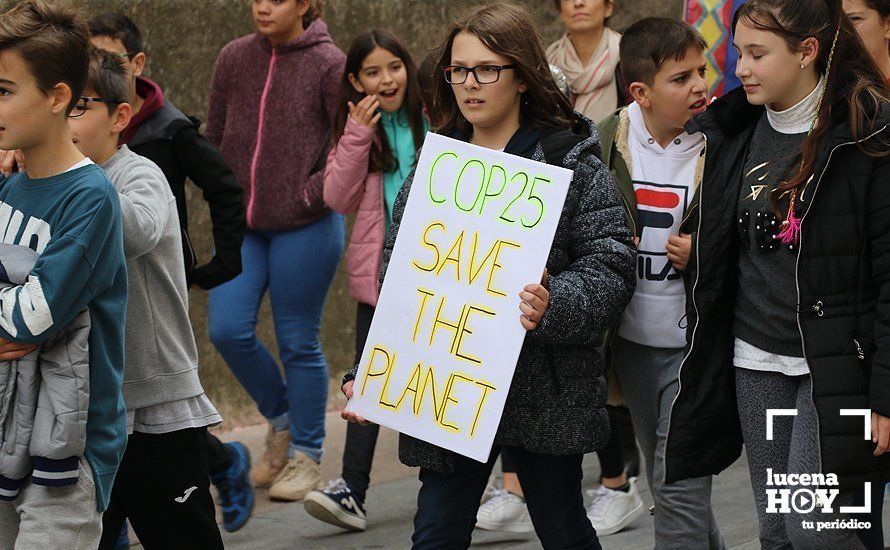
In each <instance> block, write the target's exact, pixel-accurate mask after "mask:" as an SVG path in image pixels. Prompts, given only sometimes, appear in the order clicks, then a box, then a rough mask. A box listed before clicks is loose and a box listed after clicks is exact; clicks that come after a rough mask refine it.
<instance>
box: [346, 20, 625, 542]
mask: <svg viewBox="0 0 890 550" xmlns="http://www.w3.org/2000/svg"><path fill="white" fill-rule="evenodd" d="M436 104H437V105H438V106H439V109H437V110H436V112H437V114H438V115H439V119H438V120H437V121H436V123H437V124H436V126H437V131H438V132H440V133H443V134H446V135H448V136H450V137H453V138H455V139H461V140H464V141H468V142H470V143H472V144H474V145H477V146H481V147H488V148H490V149H498V150H500V149H503V150H504V151H505V152H506V153H508V154H513V155H517V156H521V157H524V158H528V159H532V160H535V161H539V162H546V163H549V164H553V165H556V166H560V167H564V168H568V169H570V170H572V171H573V172H574V177H573V179H572V182H571V185H570V187H569V190H568V195H567V198H566V201H565V205H564V208H563V210H562V217H561V219H560V222H559V227H558V229H557V230H556V236H555V238H554V241H553V246H552V249H551V252H550V256H549V259H548V261H547V271H546V272H545V274H544V279H543V281H541V283H537V282H535V283H534V284H529V285H527V286H526V287H525V288H524V290H523V291H522V292H520V293H519V296H518V297H517V298H518V300H517V302H518V304H517V306H518V309H519V313H520V315H519V319H518V322H519V323H520V324H521V325H522V327H523V328H525V329H526V330H527V331H528V335H527V337H526V339H525V343H524V345H523V347H522V351H521V354H520V357H519V361H518V363H517V365H516V370H515V374H514V376H513V382H512V385H511V386H510V391H509V394H508V396H507V401H506V405H505V407H504V411H503V416H502V418H501V422H500V426H499V428H498V433H497V436H496V437H495V443H494V448H493V449H492V454H491V458H490V459H489V460H488V461H487V463H480V462H477V461H475V460H472V459H469V458H466V457H463V456H460V455H457V454H456V453H453V452H450V451H446V450H444V449H442V448H440V447H437V446H434V445H432V444H429V443H425V442H423V441H420V440H417V439H414V438H411V437H408V436H406V435H402V436H401V442H400V458H401V460H402V462H404V463H405V464H407V465H411V466H420V468H421V469H420V480H421V482H422V484H423V485H422V487H421V489H420V494H419V496H418V510H417V515H416V516H415V518H414V529H415V531H414V536H413V542H414V547H415V548H430V547H442V548H446V547H447V548H460V547H464V548H465V547H468V546H469V545H470V540H471V536H472V532H473V527H474V524H475V522H476V512H477V510H478V508H479V501H480V498H481V496H482V493H483V491H484V489H485V486H486V483H487V481H488V477H489V475H490V473H491V470H492V467H493V465H494V462H495V457H496V456H497V452H498V451H499V450H500V449H502V448H504V449H508V451H509V453H510V455H511V457H512V459H513V462H514V463H515V465H516V470H517V472H518V474H519V478H520V481H521V482H522V487H523V489H524V491H525V496H526V502H527V504H528V509H529V513H530V515H531V519H532V523H533V524H534V528H535V531H536V532H537V534H538V536H539V537H540V539H541V541H542V543H543V545H544V547H545V548H592V549H598V548H601V547H600V544H599V541H598V539H597V535H596V531H595V530H594V529H593V527H592V526H591V524H590V521H589V520H588V519H587V515H586V512H585V509H584V502H583V498H582V492H581V478H582V470H581V461H582V459H583V456H584V454H585V453H588V452H590V451H593V450H595V449H597V448H600V447H601V446H603V445H604V444H605V443H606V441H607V439H608V430H609V428H608V423H609V421H608V415H607V413H606V409H605V401H606V382H605V379H604V377H603V374H604V373H603V363H602V359H601V354H600V353H599V351H598V349H597V347H598V346H600V345H601V344H602V338H603V333H604V332H605V331H606V330H607V329H608V327H611V326H613V325H614V323H615V322H616V321H617V320H618V317H619V315H620V313H621V311H622V310H623V309H624V307H625V306H626V305H627V303H628V301H629V300H630V297H631V294H632V293H633V287H634V281H635V277H634V252H633V241H632V238H631V233H630V230H629V229H628V227H627V223H626V221H625V218H624V213H623V209H622V206H621V204H622V203H621V199H620V197H619V195H618V192H617V189H616V188H615V185H614V182H613V181H612V178H611V176H610V174H609V172H608V170H607V169H606V168H605V166H603V164H602V163H601V162H600V161H599V159H598V158H597V152H598V139H597V137H596V136H597V134H596V130H595V128H594V127H593V124H592V123H591V122H590V121H589V120H587V119H585V118H582V117H579V116H577V115H576V114H575V113H574V111H573V110H572V108H571V106H570V105H569V103H568V101H567V100H566V98H565V97H564V96H563V95H562V94H561V93H560V91H559V90H558V89H557V87H556V84H555V83H554V81H553V79H552V78H551V76H550V70H549V68H548V64H547V60H546V58H545V56H544V51H543V48H542V46H541V41H540V37H539V36H538V34H537V32H536V31H535V25H534V22H533V21H532V19H531V17H530V16H529V14H528V12H527V11H526V10H525V9H523V8H521V7H518V6H514V5H509V4H496V5H492V6H486V7H483V8H479V9H476V10H475V11H473V12H471V13H470V14H469V15H468V16H466V17H465V18H464V19H462V20H461V21H460V22H459V23H457V24H456V25H454V27H452V29H451V31H450V33H449V34H448V39H447V41H446V43H445V45H444V47H443V48H442V54H441V57H440V59H439V62H438V70H437V72H436ZM412 181H413V176H409V178H408V180H407V181H406V182H405V185H404V187H403V188H402V191H401V192H400V193H399V196H398V198H397V199H396V203H395V206H394V209H393V221H392V226H391V228H390V231H389V234H388V236H387V242H386V246H385V247H384V252H383V266H382V272H383V273H385V271H386V267H387V263H388V261H389V259H390V255H391V253H392V249H393V246H394V244H395V241H396V236H397V233H398V230H399V223H400V220H401V218H402V213H403V210H404V207H405V204H406V202H407V200H408V191H409V189H410V187H411V183H412ZM539 277H540V275H539V274H531V273H530V274H529V279H531V280H532V281H537V280H538V279H539ZM352 377H354V373H352V376H350V375H347V377H346V380H347V381H346V383H345V384H344V386H343V391H344V393H345V394H346V395H347V397H351V396H352V386H353V382H354V380H352V379H351V378H352ZM343 415H344V417H345V418H347V419H349V420H352V421H358V422H363V421H364V419H362V418H358V417H356V415H355V413H353V412H344V413H343Z"/></svg>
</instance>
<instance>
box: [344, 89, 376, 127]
mask: <svg viewBox="0 0 890 550" xmlns="http://www.w3.org/2000/svg"><path fill="white" fill-rule="evenodd" d="M348 105H349V116H350V117H352V120H354V121H356V122H358V123H359V124H361V125H362V126H367V127H368V128H376V127H377V123H378V122H380V117H381V116H382V114H381V113H378V112H377V109H378V108H379V107H380V102H379V101H377V96H374V95H368V96H365V97H364V98H362V100H361V101H359V102H358V105H356V104H354V103H353V102H351V101H350V102H349V103H348Z"/></svg>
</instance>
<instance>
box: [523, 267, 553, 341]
mask: <svg viewBox="0 0 890 550" xmlns="http://www.w3.org/2000/svg"><path fill="white" fill-rule="evenodd" d="M547 281H548V275H547V270H546V269H545V270H544V276H543V277H542V278H541V284H534V285H526V286H525V288H523V289H522V292H520V293H519V297H520V298H521V299H522V301H521V302H519V311H521V312H522V315H520V316H519V322H520V324H522V328H524V329H525V330H534V329H535V327H537V326H538V323H540V322H541V319H543V318H544V313H545V312H546V311H547V308H548V307H549V306H550V291H549V290H548V289H547V287H548V286H549V285H547Z"/></svg>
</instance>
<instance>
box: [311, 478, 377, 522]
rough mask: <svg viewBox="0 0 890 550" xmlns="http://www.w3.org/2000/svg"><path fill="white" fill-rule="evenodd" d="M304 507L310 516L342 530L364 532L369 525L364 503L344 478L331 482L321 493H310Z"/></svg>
mask: <svg viewBox="0 0 890 550" xmlns="http://www.w3.org/2000/svg"><path fill="white" fill-rule="evenodd" d="M303 505H304V506H305V507H306V512H307V513H308V514H309V515H310V516H312V517H314V518H315V519H317V520H319V521H323V522H325V523H330V524H331V525H336V526H337V527H340V528H341V529H348V530H350V531H364V530H365V526H366V525H367V516H366V515H365V506H364V503H363V502H362V501H361V499H360V498H358V497H357V496H356V495H355V493H353V492H352V490H351V489H350V488H349V485H347V484H346V482H345V481H343V478H340V479H335V480H334V481H331V482H330V483H328V486H327V487H325V488H324V489H322V490H321V491H312V492H310V493H309V494H308V495H306V498H305V499H303Z"/></svg>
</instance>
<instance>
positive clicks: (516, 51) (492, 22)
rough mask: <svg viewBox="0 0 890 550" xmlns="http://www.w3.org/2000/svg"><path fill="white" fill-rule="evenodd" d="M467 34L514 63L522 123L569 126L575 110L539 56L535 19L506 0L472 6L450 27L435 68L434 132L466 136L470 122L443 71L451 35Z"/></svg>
mask: <svg viewBox="0 0 890 550" xmlns="http://www.w3.org/2000/svg"><path fill="white" fill-rule="evenodd" d="M462 32H468V33H470V34H472V35H474V36H475V37H476V38H478V39H479V40H480V41H481V42H482V43H483V44H484V45H485V47H486V48H488V49H489V50H491V51H493V52H495V53H497V54H499V55H503V56H505V57H508V58H509V59H510V62H511V63H512V64H514V65H516V69H515V71H516V74H517V77H518V78H519V79H520V80H522V81H523V82H525V84H526V86H527V88H528V89H527V90H526V91H525V92H523V94H522V101H521V103H520V112H519V117H520V121H521V122H522V123H523V124H526V125H529V126H533V127H537V126H544V125H556V126H563V127H565V128H569V129H571V128H572V122H573V121H574V118H575V112H574V111H573V110H572V106H571V104H569V101H568V99H566V97H565V96H564V95H563V94H562V92H560V91H559V88H558V87H557V86H556V82H554V80H553V77H552V76H551V75H550V65H549V64H548V63H547V58H546V57H545V55H544V48H543V46H542V45H541V37H540V35H539V34H538V31H537V30H536V26H535V22H534V20H532V17H531V15H529V13H528V11H526V9H525V8H523V7H520V6H517V5H515V4H509V3H497V4H489V5H487V6H482V7H479V8H475V9H474V10H472V11H471V12H470V13H468V14H467V15H465V16H464V17H463V18H462V19H460V20H459V21H457V22H456V23H454V25H452V27H451V30H450V31H449V33H448V38H447V39H446V40H445V42H444V44H443V45H442V49H441V56H440V58H439V63H438V65H437V66H436V88H435V92H434V97H433V99H434V101H433V108H432V109H430V113H432V115H433V118H434V120H433V126H434V127H435V129H436V131H437V132H439V133H446V134H447V133H449V132H451V131H452V130H458V131H460V132H461V133H464V134H469V133H471V131H472V128H471V125H470V123H469V122H467V119H465V118H464V116H463V115H462V114H461V112H460V107H459V106H458V104H457V101H456V100H455V98H454V91H453V90H452V89H451V84H448V82H446V81H445V74H444V69H445V67H447V66H448V65H450V64H451V46H452V44H453V43H454V37H455V36H457V35H458V34H460V33H462Z"/></svg>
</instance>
